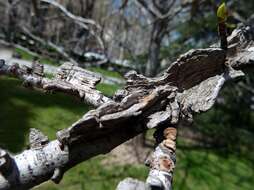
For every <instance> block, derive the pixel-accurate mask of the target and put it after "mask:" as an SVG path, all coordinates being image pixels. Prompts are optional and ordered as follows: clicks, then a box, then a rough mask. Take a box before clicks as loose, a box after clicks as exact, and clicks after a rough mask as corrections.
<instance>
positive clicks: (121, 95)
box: [0, 27, 254, 190]
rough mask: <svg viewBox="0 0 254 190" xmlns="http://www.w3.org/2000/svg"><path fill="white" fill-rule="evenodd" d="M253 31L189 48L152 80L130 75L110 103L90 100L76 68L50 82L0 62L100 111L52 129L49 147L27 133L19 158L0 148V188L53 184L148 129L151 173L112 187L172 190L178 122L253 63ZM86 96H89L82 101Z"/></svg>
mask: <svg viewBox="0 0 254 190" xmlns="http://www.w3.org/2000/svg"><path fill="white" fill-rule="evenodd" d="M253 31H254V30H253V29H251V28H250V27H242V28H240V29H237V30H236V31H235V32H234V33H233V34H232V36H230V37H229V48H228V52H226V51H224V50H222V49H219V48H207V49H199V50H191V51H189V52H187V53H186V54H184V55H182V56H180V58H179V59H178V60H177V61H176V62H174V63H172V64H171V66H170V68H169V69H168V70H167V71H166V72H165V73H164V75H163V76H161V77H158V78H147V77H144V76H142V75H138V74H137V73H136V72H134V71H132V72H129V73H128V74H127V75H126V79H127V84H126V86H125V88H124V89H123V90H120V91H118V92H117V93H116V94H115V96H114V97H113V100H110V99H107V98H105V97H104V96H97V95H98V94H100V93H99V92H98V91H96V90H94V85H95V84H96V83H97V82H98V80H95V79H94V77H91V76H90V75H80V73H83V72H84V71H83V70H82V72H80V69H79V68H78V67H73V66H71V65H64V66H63V67H62V68H61V70H60V72H59V73H58V75H57V76H56V78H55V79H52V80H49V79H45V78H43V77H41V76H39V77H38V76H37V75H36V76H34V74H27V73H28V72H27V71H25V72H23V70H22V69H21V68H19V67H18V66H15V67H8V66H6V65H4V64H3V63H1V64H0V75H1V74H13V75H14V76H16V77H18V78H21V79H22V80H24V81H27V83H28V84H30V85H32V86H35V87H39V88H42V89H45V90H58V91H64V92H68V93H71V94H78V95H79V96H80V97H83V98H84V99H85V100H87V101H88V102H90V103H91V102H92V103H93V104H94V105H95V106H96V105H100V106H99V107H98V108H97V109H95V110H91V111H89V112H88V113H86V114H85V115H84V116H83V117H82V118H81V119H80V120H79V121H77V122H75V123H74V124H73V125H72V126H70V127H69V128H66V129H63V130H61V131H59V132H57V135H56V136H57V139H56V140H54V141H51V142H48V140H47V137H46V136H45V135H43V134H42V133H41V132H39V131H37V130H32V131H31V134H30V149H28V150H25V151H24V152H22V153H20V154H18V155H11V154H9V153H7V152H6V151H4V150H1V151H0V171H1V174H0V189H1V190H3V189H4V190H7V189H27V188H31V187H33V186H35V185H38V184H40V183H42V182H43V181H46V180H49V179H52V180H53V181H54V182H56V183H58V182H59V181H60V180H61V178H62V176H63V174H64V172H65V171H67V170H68V169H70V168H71V167H73V166H75V165H76V164H78V163H80V162H82V161H85V160H87V159H89V158H91V157H93V156H96V155H98V154H105V153H107V152H109V151H110V150H112V149H113V148H114V147H116V146H117V145H119V144H121V143H123V142H125V141H127V140H128V139H130V138H132V137H134V136H136V135H138V134H140V133H142V132H144V131H145V130H147V129H150V128H156V129H157V132H156V135H155V138H156V140H157V144H158V146H157V147H156V149H155V151H154V153H153V155H152V156H151V157H150V159H149V160H148V162H147V164H148V165H149V167H150V169H151V170H150V173H149V176H148V179H147V185H145V184H143V183H141V182H137V181H135V182H133V180H130V179H129V180H127V181H124V182H123V183H121V185H120V184H119V186H118V189H119V190H120V189H121V190H123V189H131V188H128V187H132V188H134V187H135V184H137V185H140V186H139V187H140V188H139V189H142V188H143V189H146V188H147V189H149V188H152V189H164V190H169V189H171V187H172V175H173V169H174V167H175V160H176V159H175V150H176V146H175V140H176V134H177V126H178V123H179V122H181V121H183V120H188V121H191V120H192V116H193V114H195V113H199V112H204V111H207V110H208V109H210V108H211V107H212V105H213V104H214V103H215V100H216V97H217V95H218V93H219V91H220V89H221V88H222V86H223V84H224V83H225V82H226V81H227V80H230V79H234V78H236V77H239V76H242V75H243V72H242V71H241V70H240V69H244V68H247V67H250V66H253V60H254V44H253V39H254V32H253ZM235 69H237V71H236V70H235ZM76 70H77V73H79V74H76ZM68 72H69V73H68ZM32 73H33V72H32ZM66 73H68V74H66ZM89 77H91V78H92V79H93V80H92V81H90V80H88V78H89ZM89 93H91V94H92V95H91V96H87V95H86V94H89ZM84 94H85V95H84ZM88 97H89V98H88ZM98 97H102V98H98ZM87 98H88V99H87ZM129 182H130V183H129ZM131 185H132V186H131ZM141 187H142V188H141Z"/></svg>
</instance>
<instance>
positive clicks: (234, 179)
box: [0, 77, 254, 190]
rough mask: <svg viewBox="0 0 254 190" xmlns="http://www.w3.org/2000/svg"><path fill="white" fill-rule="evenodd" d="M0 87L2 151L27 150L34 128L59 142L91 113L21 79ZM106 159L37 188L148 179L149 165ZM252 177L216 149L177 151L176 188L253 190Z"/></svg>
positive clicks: (249, 166) (108, 90) (241, 161)
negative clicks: (58, 138) (58, 136)
mask: <svg viewBox="0 0 254 190" xmlns="http://www.w3.org/2000/svg"><path fill="white" fill-rule="evenodd" d="M98 88H99V89H100V90H102V91H103V92H104V93H105V94H109V95H110V94H111V95H112V93H113V92H114V91H115V90H116V89H117V86H115V87H111V86H110V85H104V84H101V85H100V86H99V87H98ZM0 89H1V92H0V100H1V101H0V147H2V148H6V149H8V150H10V151H12V152H19V151H21V150H22V149H24V148H25V147H26V144H27V139H28V132H29V128H31V127H34V128H38V129H40V130H41V131H43V132H44V134H47V135H48V136H49V137H50V139H54V138H55V132H56V131H57V130H59V129H62V128H65V127H68V126H69V125H70V124H71V123H73V122H75V121H76V120H77V119H78V118H80V117H81V116H82V115H83V114H84V113H85V112H86V111H88V109H89V107H88V106H86V105H84V104H83V103H82V102H81V101H80V100H78V99H75V98H73V97H69V96H66V95H64V94H42V93H41V92H38V91H33V90H29V89H25V88H24V87H22V86H21V82H20V81H18V80H16V79H11V78H8V77H0ZM179 142H180V141H179ZM105 157H106V156H98V157H96V158H93V159H90V160H88V161H86V162H84V163H82V164H80V165H78V166H76V167H75V168H72V169H71V170H70V171H68V172H67V173H66V174H65V176H64V179H63V180H62V182H61V183H60V184H59V185H55V184H53V183H52V182H46V183H44V184H42V185H40V186H38V187H36V188H34V189H36V190H60V189H63V190H71V189H75V190H105V189H107V190H113V189H115V187H116V185H117V183H118V182H119V181H120V180H122V179H124V178H126V177H134V178H138V179H140V180H145V178H146V176H147V173H148V170H147V168H145V166H143V165H135V166H134V165H126V166H110V165H103V164H102V163H101V160H102V159H104V158H105ZM253 176H254V166H253V163H252V162H251V161H248V160H247V159H245V158H238V157H236V156H234V155H231V154H228V155H226V156H225V155H220V154H218V153H216V152H213V151H211V150H188V151H187V150H183V149H178V151H177V167H176V170H175V175H174V189H176V190H186V189H187V190H189V189H193V190H222V189H223V190H252V189H253V185H254V178H253Z"/></svg>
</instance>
